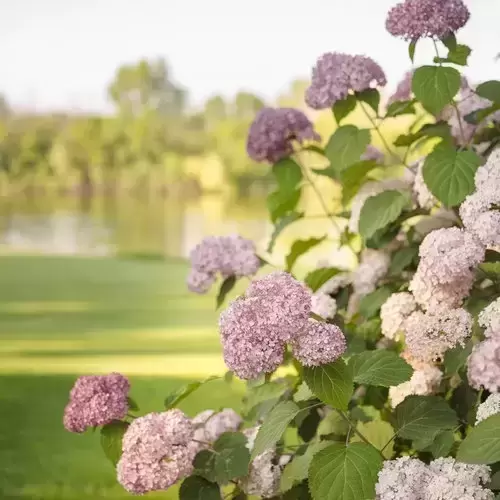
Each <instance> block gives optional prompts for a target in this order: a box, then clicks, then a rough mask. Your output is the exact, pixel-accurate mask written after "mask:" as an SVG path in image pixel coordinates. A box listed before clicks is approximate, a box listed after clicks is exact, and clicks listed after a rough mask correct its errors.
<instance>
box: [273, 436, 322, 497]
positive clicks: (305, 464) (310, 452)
mask: <svg viewBox="0 0 500 500" xmlns="http://www.w3.org/2000/svg"><path fill="white" fill-rule="evenodd" d="M327 446H329V443H328V441H318V442H315V443H311V444H310V445H309V446H308V448H307V450H306V452H305V453H304V454H303V455H297V456H296V457H295V458H294V459H293V460H292V461H291V462H290V463H288V464H287V465H286V467H285V468H284V469H283V473H282V475H281V483H280V486H281V491H282V492H285V491H288V490H289V489H291V488H293V486H294V485H295V484H298V483H301V482H302V481H304V479H307V472H308V470H309V465H310V464H311V461H312V459H313V457H314V455H316V453H318V452H319V451H321V450H324V449H325V448H326V447H327Z"/></svg>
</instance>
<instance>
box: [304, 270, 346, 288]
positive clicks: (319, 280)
mask: <svg viewBox="0 0 500 500" xmlns="http://www.w3.org/2000/svg"><path fill="white" fill-rule="evenodd" d="M339 272H340V269H337V268H335V267H322V268H319V269H315V270H314V271H311V272H310V273H309V274H308V275H307V276H306V278H305V280H304V281H305V283H306V285H307V286H308V287H309V288H310V289H311V290H312V291H313V292H315V291H316V290H318V288H320V287H321V286H323V285H324V284H325V283H326V282H327V281H328V280H329V279H331V278H333V277H334V276H335V275H336V274H338V273H339Z"/></svg>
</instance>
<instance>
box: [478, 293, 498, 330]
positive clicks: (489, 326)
mask: <svg viewBox="0 0 500 500" xmlns="http://www.w3.org/2000/svg"><path fill="white" fill-rule="evenodd" d="M478 322H479V324H480V325H481V326H482V327H483V328H485V332H484V334H485V335H486V336H487V337H491V336H493V335H495V334H496V332H500V298H498V299H497V300H495V301H493V302H492V303H491V304H489V305H488V306H486V307H485V308H484V309H483V310H482V311H481V312H480V313H479V316H478Z"/></svg>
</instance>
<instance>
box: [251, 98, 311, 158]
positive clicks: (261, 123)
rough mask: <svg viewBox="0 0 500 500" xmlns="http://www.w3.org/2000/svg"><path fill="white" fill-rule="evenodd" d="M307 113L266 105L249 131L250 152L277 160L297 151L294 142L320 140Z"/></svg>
mask: <svg viewBox="0 0 500 500" xmlns="http://www.w3.org/2000/svg"><path fill="white" fill-rule="evenodd" d="M320 139H321V138H320V136H319V135H318V134H317V133H316V132H315V131H314V128H313V125H312V123H311V122H310V120H309V119H308V118H307V116H306V115H305V114H304V113H302V111H299V110H298V109H293V108H264V109H262V110H260V111H259V113H258V114H257V116H256V118H255V120H254V121H253V123H252V125H251V126H250V130H249V133H248V140H247V153H248V156H250V158H252V159H253V160H255V161H257V162H262V161H268V162H269V163H275V162H277V161H279V160H282V159H283V158H287V157H288V156H290V155H291V154H293V152H294V142H298V143H303V142H305V141H319V140H320Z"/></svg>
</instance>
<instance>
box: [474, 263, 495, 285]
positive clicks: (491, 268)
mask: <svg viewBox="0 0 500 500" xmlns="http://www.w3.org/2000/svg"><path fill="white" fill-rule="evenodd" d="M479 269H481V271H483V273H484V274H486V276H488V278H489V279H490V280H492V281H498V280H499V278H500V262H483V263H482V264H479Z"/></svg>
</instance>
